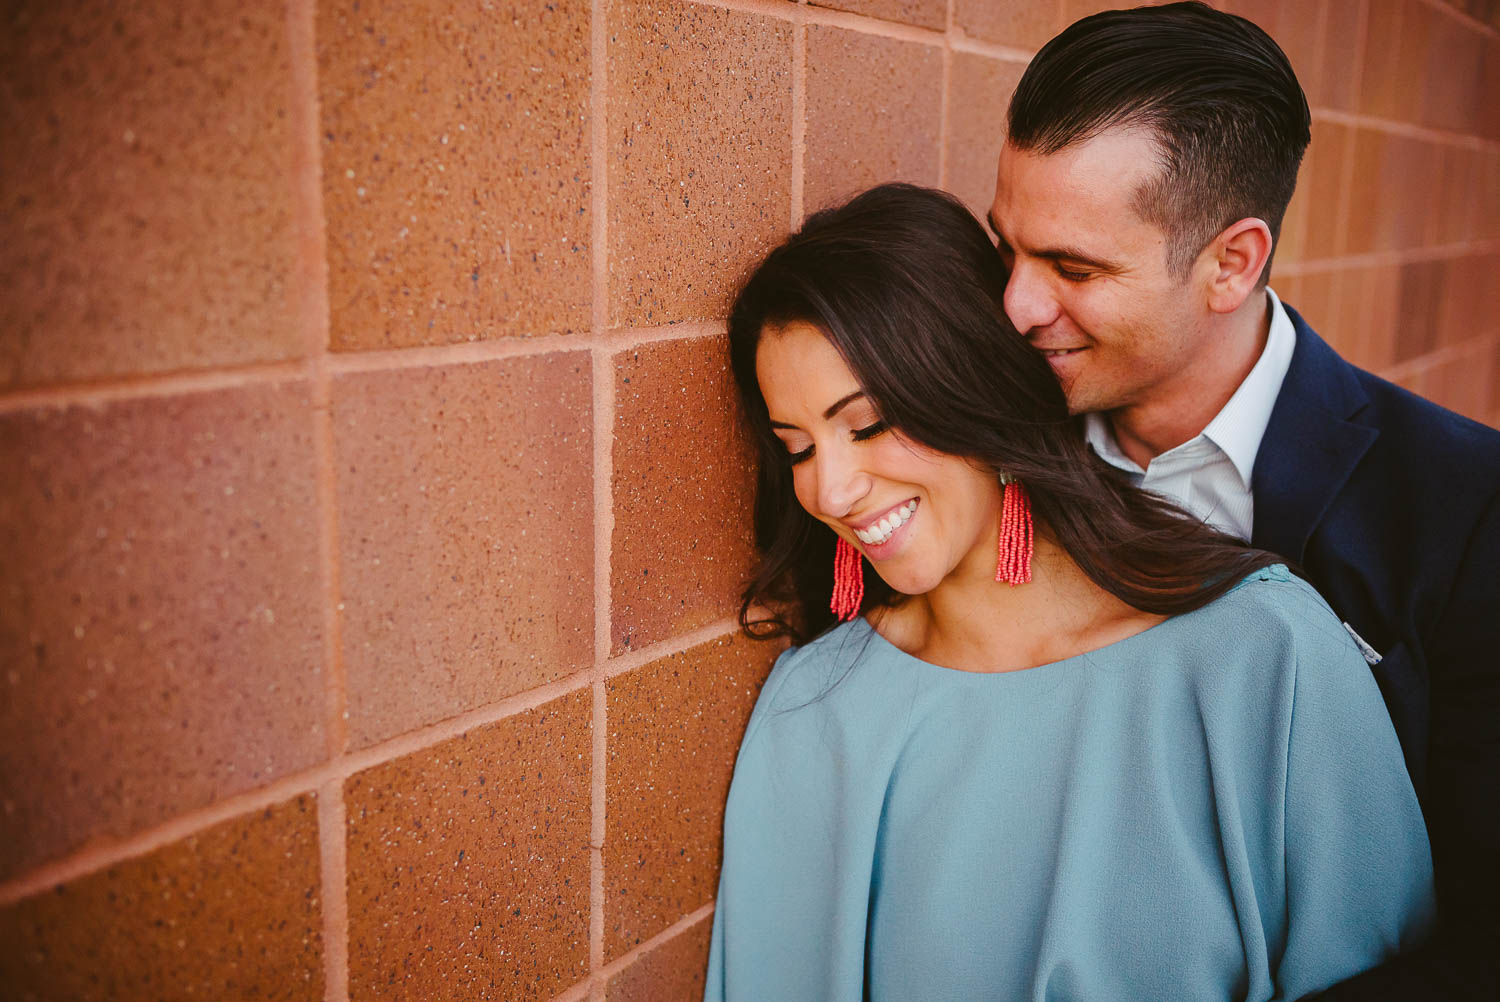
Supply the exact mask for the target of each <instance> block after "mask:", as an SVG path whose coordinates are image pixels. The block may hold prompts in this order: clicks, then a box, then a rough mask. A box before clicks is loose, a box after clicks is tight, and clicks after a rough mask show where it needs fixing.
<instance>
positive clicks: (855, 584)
mask: <svg viewBox="0 0 1500 1002" xmlns="http://www.w3.org/2000/svg"><path fill="white" fill-rule="evenodd" d="M864 600H865V563H864V558H863V557H862V556H860V554H859V550H857V549H855V547H854V544H852V543H850V542H849V541H848V540H846V539H845V538H844V537H843V536H840V537H839V542H838V545H837V546H835V547H834V549H833V601H831V602H829V603H828V608H829V610H830V611H831V612H832V613H833V614H834V615H835V616H837V617H838V619H839V622H841V623H847V622H848V621H849V620H851V619H853V618H854V617H855V616H857V615H859V606H860V603H861V602H863V601H864Z"/></svg>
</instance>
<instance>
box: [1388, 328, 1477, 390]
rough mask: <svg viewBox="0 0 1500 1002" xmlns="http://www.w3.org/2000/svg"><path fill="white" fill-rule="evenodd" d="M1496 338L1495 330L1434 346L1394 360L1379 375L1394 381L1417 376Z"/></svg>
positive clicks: (1455, 359)
mask: <svg viewBox="0 0 1500 1002" xmlns="http://www.w3.org/2000/svg"><path fill="white" fill-rule="evenodd" d="M1494 340H1495V334H1494V332H1493V331H1490V332H1486V333H1484V334H1477V335H1475V336H1474V337H1471V338H1465V339H1464V340H1462V341H1458V342H1456V343H1454V344H1445V345H1443V346H1442V347H1441V348H1434V349H1433V350H1432V351H1429V352H1426V353H1424V354H1421V355H1417V356H1414V357H1412V358H1408V359H1404V360H1402V361H1400V362H1393V363H1391V364H1390V365H1388V366H1386V367H1385V368H1383V369H1381V370H1380V372H1379V373H1377V375H1379V376H1380V378H1381V379H1384V380H1386V381H1388V382H1392V383H1394V382H1397V381H1398V380H1402V379H1407V378H1409V377H1411V376H1415V375H1416V374H1417V373H1419V372H1425V371H1426V370H1428V369H1435V368H1437V367H1438V366H1440V365H1446V364H1447V363H1449V362H1455V361H1457V360H1459V359H1461V358H1463V357H1464V356H1465V355H1467V354H1469V353H1470V352H1475V351H1478V350H1479V349H1482V348H1486V347H1488V346H1489V345H1490V344H1491V343H1492V342H1493V341H1494Z"/></svg>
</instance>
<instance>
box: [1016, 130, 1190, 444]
mask: <svg viewBox="0 0 1500 1002" xmlns="http://www.w3.org/2000/svg"><path fill="white" fill-rule="evenodd" d="M1159 170H1160V167H1159V164H1158V160H1157V150H1156V146H1155V143H1154V142H1153V140H1152V138H1151V135H1150V133H1149V132H1147V131H1145V130H1142V129H1134V128H1114V129H1110V130H1107V131H1105V132H1103V133H1101V134H1100V135H1098V136H1096V137H1095V138H1093V139H1090V140H1088V141H1086V142H1083V143H1079V144H1076V145H1074V146H1071V147H1068V148H1067V149H1064V150H1061V151H1059V152H1057V153H1054V154H1052V155H1050V156H1039V155H1036V154H1032V153H1025V152H1021V151H1018V150H1015V149H1013V148H1012V147H1011V146H1010V144H1008V143H1007V144H1006V145H1005V147H1004V148H1003V149H1002V150H1001V153H1000V169H999V176H998V178H997V179H996V185H995V202H994V205H993V206H992V207H991V208H990V213H989V219H990V226H991V228H992V229H993V230H994V231H995V234H996V236H998V237H999V248H1000V252H1001V254H1003V255H1004V256H1005V259H1006V263H1007V264H1008V265H1009V266H1010V269H1011V275H1010V282H1009V284H1008V285H1007V286H1006V290H1005V312H1006V313H1007V314H1008V315H1009V317H1010V319H1011V322H1012V323H1013V324H1015V326H1016V329H1017V330H1018V331H1020V332H1021V333H1022V334H1024V335H1025V336H1026V338H1027V339H1028V340H1029V341H1030V342H1031V343H1032V344H1034V345H1035V346H1036V347H1037V348H1040V349H1041V350H1042V351H1043V352H1044V353H1046V354H1047V361H1048V362H1049V363H1051V365H1052V370H1053V371H1054V372H1055V373H1057V376H1058V379H1059V380H1060V381H1061V383H1062V386H1063V391H1064V392H1065V393H1066V394H1067V398H1068V406H1069V409H1070V410H1072V411H1073V412H1074V413H1075V414H1077V413H1082V412H1085V411H1109V410H1115V409H1117V408H1122V407H1130V406H1134V405H1138V404H1141V403H1143V402H1146V403H1149V402H1151V401H1152V400H1153V399H1161V398H1163V397H1167V396H1170V395H1171V394H1172V393H1173V392H1175V391H1177V390H1179V389H1181V387H1182V386H1185V385H1189V384H1191V382H1192V380H1193V376H1192V373H1194V372H1195V371H1201V370H1202V368H1203V367H1204V366H1206V365H1211V364H1212V358H1211V356H1210V352H1211V351H1212V345H1211V344H1209V342H1208V338H1207V337H1206V336H1205V335H1204V334H1203V331H1204V330H1205V329H1206V327H1205V324H1204V321H1205V320H1206V319H1207V317H1208V310H1207V303H1206V299H1205V298H1204V296H1203V295H1202V293H1201V291H1198V292H1195V289H1197V288H1198V285H1199V284H1200V283H1199V282H1197V281H1195V280H1194V278H1193V276H1192V275H1189V276H1187V277H1179V276H1177V275H1175V274H1173V273H1171V272H1169V271H1168V267H1167V257H1168V255H1167V251H1168V243H1167V241H1168V237H1167V234H1166V233H1164V232H1163V231H1162V230H1161V229H1160V228H1159V227H1157V226H1156V225H1155V224H1153V223H1149V222H1146V221H1145V220H1143V219H1142V218H1141V217H1140V215H1139V214H1138V213H1137V211H1136V209H1135V206H1134V196H1135V193H1136V191H1137V190H1138V189H1139V188H1140V186H1141V185H1142V184H1144V183H1146V182H1147V181H1149V180H1151V179H1152V178H1153V177H1154V176H1155V175H1156V173H1157V172H1158V171H1159ZM1201 264H1202V262H1201V261H1200V262H1199V265H1197V266H1195V271H1194V273H1193V274H1194V275H1196V274H1201Z"/></svg>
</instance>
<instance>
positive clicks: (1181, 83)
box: [707, 3, 1500, 1000]
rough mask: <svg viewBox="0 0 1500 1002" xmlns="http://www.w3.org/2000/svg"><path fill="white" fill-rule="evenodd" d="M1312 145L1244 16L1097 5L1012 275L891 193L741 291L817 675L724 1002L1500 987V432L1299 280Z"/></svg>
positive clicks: (782, 580) (789, 619) (954, 221)
mask: <svg viewBox="0 0 1500 1002" xmlns="http://www.w3.org/2000/svg"><path fill="white" fill-rule="evenodd" d="M1308 139H1309V115H1308V110H1307V104H1306V101H1305V99H1304V98H1303V95H1302V91H1301V89H1300V87H1299V86H1298V84H1297V81H1296V78H1295V77H1294V75H1293V73H1292V70H1291V67H1290V66H1289V64H1288V63H1287V61H1286V58H1285V56H1284V55H1283V54H1282V53H1281V51H1280V49H1278V48H1277V47H1276V45H1275V43H1274V42H1272V41H1271V39H1270V38H1268V37H1267V36H1266V35H1265V34H1264V33H1263V32H1261V31H1260V30H1259V29H1257V28H1255V27H1254V26H1253V25H1251V24H1250V23H1249V22H1247V21H1244V20H1242V19H1240V18H1236V17H1233V16H1230V15H1227V14H1222V13H1218V12H1216V11H1214V10H1212V9H1211V8H1209V7H1207V6H1204V5H1202V4H1196V3H1178V4H1172V5H1169V6H1166V7H1159V8H1142V9H1139V10H1133V11H1114V12H1108V13H1105V14H1100V15H1096V16H1094V17H1090V18H1086V19H1084V20H1083V21H1080V22H1078V23H1077V24H1075V25H1073V26H1072V27H1070V28H1068V29H1067V30H1066V31H1064V32H1063V33H1062V34H1061V35H1059V36H1058V37H1057V38H1055V39H1054V40H1053V41H1052V42H1051V43H1049V44H1048V45H1047V46H1046V47H1044V48H1043V49H1042V50H1041V52H1039V53H1038V54H1037V56H1036V58H1035V59H1034V60H1033V62H1032V64H1031V66H1030V67H1029V68H1028V69H1027V71H1026V74H1025V76H1024V77H1023V78H1022V80H1021V82H1020V84H1019V85H1018V86H1017V89H1016V92H1015V95H1014V97H1013V99H1012V102H1011V108H1010V119H1009V124H1008V132H1007V136H1006V142H1005V145H1004V149H1003V151H1002V153H1001V156H1000V162H999V171H998V181H997V186H996V195H995V201H994V205H993V206H992V208H991V210H990V212H989V224H990V228H991V229H992V230H993V235H994V238H996V242H997V243H998V250H999V253H998V254H997V253H996V243H992V240H991V237H990V236H989V235H987V234H986V233H985V232H984V230H983V229H982V227H981V226H980V225H979V224H978V223H977V222H975V221H974V219H973V217H971V216H969V215H968V214H967V213H966V212H965V211H964V210H963V208H962V207H961V206H960V205H958V203H956V202H955V201H953V200H951V199H949V198H947V197H946V196H943V195H940V194H938V193H935V192H930V191H926V190H923V189H918V188H912V187H908V186H900V185H893V186H886V187H882V188H878V189H875V190H874V191H871V192H868V193H866V194H864V195H862V196H860V197H858V198H856V199H854V200H853V201H851V202H850V203H848V204H847V205H845V206H842V207H840V208H836V209H833V210H829V211H827V212H823V213H819V214H817V215H815V216H813V217H812V218H810V219H809V220H808V222H807V223H806V225H805V226H804V227H803V229H802V230H801V231H800V232H799V233H798V234H796V235H794V236H793V237H792V238H790V239H789V240H788V241H787V242H786V244H784V245H783V246H782V247H780V248H778V249H777V250H776V251H774V252H772V254H770V255H769V256H768V257H767V259H766V260H765V261H764V262H763V263H762V264H761V265H760V267H759V268H758V269H757V271H756V272H755V274H754V275H753V276H752V277H751V278H750V280H749V281H748V283H747V284H746V286H745V287H744V288H743V289H742V290H741V293H740V295H739V297H738V299H737V300H736V303H735V307H734V310H733V312H732V314H731V318H730V324H729V326H730V348H731V354H732V362H733V367H734V372H735V376H736V380H737V383H738V386H739V389H740V393H741V397H742V400H743V403H744V407H745V412H746V416H747V419H748V422H749V424H750V426H751V429H752V431H753V433H754V434H755V437H756V440H757V442H758V444H759V455H760V470H759V495H758V499H757V509H756V530H757V540H758V543H759V545H760V547H761V551H762V562H761V565H760V568H759V570H758V571H757V575H756V577H755V579H754V581H753V582H752V583H751V585H750V586H749V588H748V589H747V592H746V607H745V608H746V613H745V617H744V618H745V620H746V622H747V629H751V630H752V632H755V633H758V634H760V635H765V634H774V635H786V636H790V637H791V638H792V639H793V640H794V642H795V643H797V644H799V645H801V646H798V647H794V648H793V649H791V650H789V651H787V652H786V653H785V654H784V655H783V656H782V657H781V658H780V659H779V660H778V662H777V665H776V668H775V669H774V671H773V672H772V674H771V676H770V678H769V679H768V681H767V683H766V685H765V688H764V690H763V691H762V694H761V697H760V700H759V702H758V704H757V707H756V710H755V713H754V715H753V717H752V719H751V722H750V724H749V727H748V729H747V731H746V734H745V737H744V740H743V743H742V746H741V750H740V756H739V760H738V762H737V765H736V769H735V777H734V781H733V786H732V788H731V791H730V796H729V803H728V807H727V809H726V817H725V842H724V868H723V872H722V877H721V885H720V893H719V903H718V906H717V909H716V912H715V917H714V931H713V945H712V949H711V953H710V961H709V972H708V988H707V997H708V998H709V999H719V998H730V999H755V1000H766V999H777V1000H783V999H823V998H828V999H835V998H837V999H844V998H859V997H861V996H872V997H875V998H890V999H950V998H963V999H978V998H1000V999H1038V1000H1040V999H1090V1000H1092V999H1107V1000H1114V999H1123V1000H1134V999H1229V998H1234V999H1253V1000H1265V999H1271V998H1300V997H1306V996H1309V995H1311V994H1315V993H1319V992H1322V993H1324V994H1323V995H1322V996H1320V997H1324V998H1328V999H1363V998H1369V999H1383V1000H1389V999H1446V998H1493V997H1495V990H1496V989H1495V980H1494V978H1495V964H1496V953H1497V950H1496V947H1497V946H1500V943H1497V942H1496V933H1495V930H1496V928H1497V923H1496V919H1495V909H1496V908H1497V907H1500V901H1497V880H1496V862H1495V850H1496V848H1497V841H1500V840H1497V809H1500V788H1497V775H1500V770H1497V759H1496V755H1497V751H1496V748H1497V742H1500V733H1497V732H1500V727H1497V724H1500V712H1497V699H1500V681H1497V679H1500V671H1497V660H1500V625H1497V624H1500V586H1497V580H1496V577H1495V574H1496V573H1497V572H1500V434H1496V433H1495V432H1494V431H1491V430H1489V429H1485V428H1483V427H1481V426H1479V425H1477V424H1474V423H1473V422H1469V421H1466V420H1464V419H1462V418H1460V417H1458V416H1457V415H1454V414H1451V413H1449V412H1447V411H1444V410H1442V409H1441V408H1439V407H1436V406H1435V405H1432V404H1430V403H1427V402H1425V401H1422V400H1420V399H1418V398H1416V397H1413V396H1411V395H1410V394H1407V393H1405V392H1404V391H1402V390H1399V389H1397V388H1395V387H1393V386H1391V385H1389V384H1387V383H1384V382H1382V381H1380V380H1378V379H1376V378H1375V377H1373V376H1371V375H1369V374H1368V373H1365V372H1362V371H1360V370H1358V369H1355V368H1353V367H1352V366H1350V365H1348V364H1347V363H1345V362H1344V361H1342V360H1341V359H1339V358H1338V357H1337V355H1335V354H1334V352H1333V351H1332V350H1331V349H1330V348H1328V346H1327V345H1325V344H1324V343H1323V342H1322V341H1321V340H1320V339H1319V338H1318V337H1317V335H1316V334H1315V333H1313V331H1312V329H1311V328H1309V327H1308V326H1307V324H1306V323H1305V322H1304V321H1303V320H1302V318H1301V317H1300V316H1298V315H1297V314H1296V313H1295V312H1293V311H1292V310H1291V309H1290V308H1288V307H1286V306H1284V305H1282V304H1281V303H1280V302H1279V301H1278V299H1277V298H1276V296H1275V295H1274V293H1272V292H1271V291H1270V290H1269V289H1268V288H1267V287H1266V285H1265V281H1266V276H1267V274H1268V273H1269V270H1270V262H1271V256H1272V250H1273V248H1274V244H1275V240H1276V237H1277V232H1278V229H1279V225H1280V221H1281V217H1282V214H1283V212H1284V210H1285V208H1286V204H1287V202H1288V200H1289V199H1290V197H1291V193H1292V189H1293V186H1294V184H1295V180H1296V171H1297V166H1298V163H1299V161H1300V159H1301V156H1302V151H1303V150H1304V149H1305V147H1306V145H1307V142H1308ZM1017 331H1019V333H1020V334H1021V335H1024V337H1019V336H1017ZM1070 415H1071V416H1070ZM1076 415H1083V417H1082V418H1081V419H1080V418H1078V417H1076ZM1143 488H1144V489H1143ZM1164 498H1170V499H1172V500H1171V501H1167V500H1164ZM1178 506H1180V507H1178ZM1184 511H1185V512H1187V513H1190V514H1184ZM1288 565H1290V567H1291V568H1292V569H1291V570H1289V569H1288ZM1314 589H1316V590H1314ZM1320 594H1321V597H1320ZM1325 600H1326V602H1325ZM1330 606H1331V609H1330ZM764 610H770V611H769V613H767V612H765V611H764ZM757 622H758V625H756V624H757ZM1382 697H1383V698H1382ZM1424 817H1425V820H1424ZM1434 873H1435V877H1436V879H1435V881H1434Z"/></svg>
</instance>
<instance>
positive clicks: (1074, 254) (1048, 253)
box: [1031, 246, 1121, 272]
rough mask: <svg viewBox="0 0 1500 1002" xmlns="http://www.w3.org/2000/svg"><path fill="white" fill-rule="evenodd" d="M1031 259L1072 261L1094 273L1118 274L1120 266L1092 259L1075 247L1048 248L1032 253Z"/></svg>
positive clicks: (1095, 258)
mask: <svg viewBox="0 0 1500 1002" xmlns="http://www.w3.org/2000/svg"><path fill="white" fill-rule="evenodd" d="M1031 256H1032V257H1039V258H1041V259H1042V260H1044V261H1072V262H1075V263H1077V264H1082V265H1087V266H1088V267H1090V268H1093V269H1094V270H1095V271H1104V272H1118V271H1120V270H1121V269H1120V266H1119V265H1118V264H1116V263H1114V262H1113V261H1105V260H1103V259H1101V258H1097V257H1094V256H1093V255H1091V254H1089V253H1087V252H1086V251H1082V250H1079V249H1078V248H1077V247H1068V246H1063V247H1048V248H1047V249H1045V250H1039V251H1033V252H1032V254H1031Z"/></svg>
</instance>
